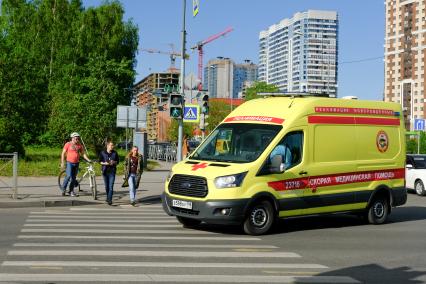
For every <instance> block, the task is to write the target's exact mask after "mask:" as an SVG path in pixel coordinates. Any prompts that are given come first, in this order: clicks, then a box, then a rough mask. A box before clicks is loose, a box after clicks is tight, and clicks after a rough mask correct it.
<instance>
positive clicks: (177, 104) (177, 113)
mask: <svg viewBox="0 0 426 284" xmlns="http://www.w3.org/2000/svg"><path fill="white" fill-rule="evenodd" d="M169 110H170V117H171V118H175V119H182V117H183V98H182V95H180V94H170V101H169Z"/></svg>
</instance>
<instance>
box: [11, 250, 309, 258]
mask: <svg viewBox="0 0 426 284" xmlns="http://www.w3.org/2000/svg"><path fill="white" fill-rule="evenodd" d="M7 255H27V256H28V255H43V256H47V255H55V256H57V255H61V256H65V255H66V256H71V255H72V256H76V255H78V256H153V257H157V256H168V257H245V258H249V257H250V258H258V257H266V258H287V257H301V256H300V255H299V254H297V253H293V252H236V251H134V250H108V251H105V250H10V251H8V252H7Z"/></svg>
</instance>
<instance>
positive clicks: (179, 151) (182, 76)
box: [176, 0, 186, 162]
mask: <svg viewBox="0 0 426 284" xmlns="http://www.w3.org/2000/svg"><path fill="white" fill-rule="evenodd" d="M182 2H183V11H182V54H181V57H180V58H181V65H180V66H181V67H180V91H181V95H182V100H184V98H185V87H184V84H185V54H186V50H185V46H186V31H185V14H186V13H185V12H186V0H182ZM178 123H179V127H178V146H177V157H176V161H177V162H180V161H182V138H183V137H182V136H183V118H182V119H178Z"/></svg>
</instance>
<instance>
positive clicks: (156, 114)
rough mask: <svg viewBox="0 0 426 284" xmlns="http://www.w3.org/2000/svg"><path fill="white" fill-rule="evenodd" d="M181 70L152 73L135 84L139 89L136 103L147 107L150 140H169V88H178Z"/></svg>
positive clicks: (147, 125)
mask: <svg viewBox="0 0 426 284" xmlns="http://www.w3.org/2000/svg"><path fill="white" fill-rule="evenodd" d="M178 86H179V71H175V70H169V72H163V73H151V74H150V75H148V76H147V77H145V78H144V79H142V80H141V81H139V82H137V83H136V84H135V85H134V88H135V89H136V90H137V95H136V105H137V106H139V107H146V108H147V117H146V127H147V128H146V130H145V131H146V132H147V134H148V140H152V141H156V142H164V141H167V129H168V128H169V126H170V123H171V121H170V116H169V112H168V109H167V103H168V100H169V94H166V92H165V91H166V89H167V88H174V89H175V90H178Z"/></svg>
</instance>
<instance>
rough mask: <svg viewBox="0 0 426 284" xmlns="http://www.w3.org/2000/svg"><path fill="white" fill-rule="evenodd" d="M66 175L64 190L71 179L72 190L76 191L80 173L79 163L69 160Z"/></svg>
mask: <svg viewBox="0 0 426 284" xmlns="http://www.w3.org/2000/svg"><path fill="white" fill-rule="evenodd" d="M65 172H66V174H67V175H66V176H65V178H64V182H63V184H62V190H64V191H65V190H66V189H67V186H68V182H69V181H70V179H71V183H70V192H73V191H74V186H75V184H76V183H77V174H78V163H70V162H67V168H66V170H65Z"/></svg>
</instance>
